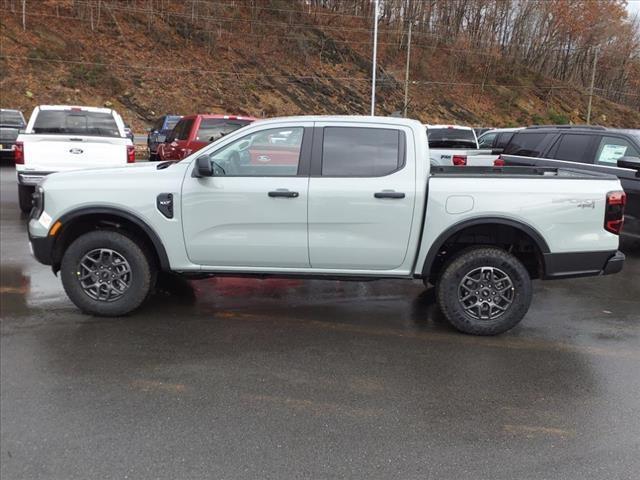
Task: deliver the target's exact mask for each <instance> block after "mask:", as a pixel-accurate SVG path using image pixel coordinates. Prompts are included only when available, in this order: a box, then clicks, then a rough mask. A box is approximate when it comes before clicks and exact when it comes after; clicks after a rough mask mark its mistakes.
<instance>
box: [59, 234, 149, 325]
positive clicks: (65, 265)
mask: <svg viewBox="0 0 640 480" xmlns="http://www.w3.org/2000/svg"><path fill="white" fill-rule="evenodd" d="M99 249H108V250H111V251H113V252H116V253H117V254H118V255H119V256H120V257H121V258H123V259H124V260H125V261H126V262H127V263H128V267H129V271H130V276H129V277H128V287H127V288H126V289H125V288H121V289H122V290H123V291H124V293H122V294H121V295H120V296H118V297H117V298H115V299H113V298H112V299H110V300H106V299H95V298H92V297H91V296H90V293H88V292H87V291H86V289H85V288H83V285H82V284H81V271H83V272H86V271H87V270H86V269H84V270H83V268H82V267H81V266H80V262H81V261H82V260H83V259H86V257H85V256H86V255H89V254H90V253H91V252H95V251H96V250H99ZM100 255H101V261H100V262H98V264H100V263H102V254H100ZM86 263H87V262H86V261H85V264H86ZM92 265H95V264H92ZM120 265H121V264H120ZM105 268H106V266H105ZM114 269H115V267H114ZM96 272H97V274H102V273H104V274H106V273H107V272H106V271H104V270H103V271H99V272H98V271H97V270H96ZM60 276H61V278H62V285H63V286H64V290H65V292H67V295H68V296H69V298H70V299H71V301H72V302H73V303H74V304H75V305H76V306H77V307H78V308H79V309H80V310H82V311H83V312H85V313H88V314H91V315H97V316H101V317H116V316H121V315H126V314H128V313H131V312H133V311H134V310H135V309H137V308H138V307H139V306H140V305H142V303H143V302H144V301H145V300H146V299H147V297H148V296H149V293H150V292H151V290H152V288H153V287H154V285H155V280H156V276H157V269H156V266H155V265H154V262H153V261H151V260H150V259H149V258H148V257H147V256H146V255H145V254H144V252H143V251H142V249H141V248H140V246H139V245H138V243H137V242H136V241H135V240H134V239H132V238H129V237H128V236H126V235H123V234H121V233H118V232H114V231H109V230H97V231H93V232H89V233H86V234H84V235H82V236H80V237H78V238H77V239H76V240H75V241H74V242H73V243H72V244H71V245H70V246H69V248H67V250H66V251H65V253H64V256H63V257H62V264H61V267H60ZM108 277H109V275H108V274H107V279H108ZM107 282H110V279H109V280H107ZM114 284H115V282H114ZM121 285H122V284H121ZM104 287H105V288H108V287H107V286H106V285H105V286H104ZM100 288H102V287H100ZM100 291H102V290H100Z"/></svg>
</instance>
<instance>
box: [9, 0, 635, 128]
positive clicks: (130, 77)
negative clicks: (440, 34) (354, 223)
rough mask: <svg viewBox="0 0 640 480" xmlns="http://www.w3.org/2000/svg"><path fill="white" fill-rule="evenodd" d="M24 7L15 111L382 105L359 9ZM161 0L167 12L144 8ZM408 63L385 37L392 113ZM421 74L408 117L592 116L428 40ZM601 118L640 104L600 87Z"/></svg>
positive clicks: (137, 115)
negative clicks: (373, 86)
mask: <svg viewBox="0 0 640 480" xmlns="http://www.w3.org/2000/svg"><path fill="white" fill-rule="evenodd" d="M16 3H20V2H11V5H13V6H14V7H15V8H16V9H15V10H14V11H12V10H11V9H10V8H7V9H5V11H4V14H3V15H2V17H1V20H0V27H1V31H0V41H1V44H0V55H1V59H0V95H1V96H0V103H1V105H2V107H5V108H19V109H21V110H23V111H24V112H25V113H27V114H28V113H29V112H30V111H31V109H32V108H33V107H34V106H36V105H38V104H46V103H54V104H55V103H63V104H83V105H104V106H113V108H115V109H117V110H118V111H119V112H120V113H121V114H122V115H123V117H124V118H125V120H126V121H127V122H129V123H130V124H131V125H132V126H133V127H134V130H136V131H142V129H144V128H146V127H147V126H149V124H150V122H151V121H152V119H154V118H155V117H156V116H158V115H160V114H163V113H181V114H186V113H192V112H216V113H222V112H225V113H238V114H252V115H256V116H259V117H264V116H279V115H290V114H325V113H331V114H367V113H368V111H369V100H370V80H369V77H370V65H371V64H370V49H371V45H370V33H369V32H368V30H366V29H364V28H362V21H361V20H360V19H357V18H349V17H341V16H333V17H331V16H326V17H323V16H322V14H323V11H322V9H318V10H314V11H313V12H312V11H311V7H309V10H308V11H293V10H292V9H293V7H292V5H294V2H284V1H281V2H272V3H273V4H275V5H280V6H281V8H279V9H277V8H273V9H270V10H258V11H256V10H255V9H252V8H249V7H248V5H249V3H248V2H246V3H244V2H227V3H224V4H223V3H221V4H220V5H221V6H218V7H216V8H217V9H216V10H215V11H216V12H218V13H217V16H216V17H212V16H210V15H209V16H205V17H203V18H200V17H199V15H200V14H199V13H198V14H196V12H195V7H196V6H197V5H198V3H196V2H193V3H192V7H193V9H194V10H192V11H191V12H192V15H193V16H192V18H191V19H189V18H185V16H187V15H188V9H187V7H186V6H185V5H184V4H183V3H182V2H167V1H162V2H160V1H152V2H134V1H131V2H107V1H104V0H103V1H102V2H99V1H88V0H87V1H84V2H82V1H50V0H44V1H42V2H37V3H36V2H33V4H32V3H31V2H29V4H28V5H29V6H28V11H27V16H26V30H24V31H23V28H22V17H21V11H19V8H18V7H17V6H16V5H15V4H16ZM147 3H149V4H151V5H153V6H156V7H157V8H158V10H155V9H154V10H145V9H144V8H142V6H143V5H146V4H147ZM202 3H204V2H202ZM267 3H268V4H270V5H271V3H269V2H267ZM5 4H6V5H7V6H9V2H5ZM185 4H186V2H185ZM189 8H191V7H189ZM185 9H186V10H185ZM185 12H187V13H185ZM386 38H388V35H387V37H386ZM427 47H428V48H427ZM405 58H406V50H405V49H404V48H400V49H399V48H398V47H397V46H396V45H395V44H392V43H389V42H387V43H385V41H384V40H381V44H380V47H379V62H380V63H379V65H380V67H381V68H380V69H379V71H378V75H379V80H380V83H379V84H378V85H379V86H378V89H377V100H378V103H377V110H376V113H377V114H378V115H389V114H391V113H392V112H394V111H398V110H401V109H402V103H403V94H404V68H405ZM410 78H411V81H412V84H411V86H410V105H409V110H408V113H409V116H410V117H413V118H417V119H419V120H421V121H423V122H425V123H426V122H432V123H436V122H459V123H464V124H471V125H478V126H480V125H490V126H512V125H523V124H534V123H566V122H573V123H584V122H585V118H586V109H587V96H586V95H585V92H584V90H581V89H578V88H573V87H571V86H569V85H568V84H564V83H560V82H557V81H552V80H550V79H548V78H544V77H540V76H538V75H536V74H534V73H532V72H529V71H528V70H527V69H526V68H525V67H522V68H521V69H520V70H519V71H518V72H517V74H514V69H513V68H512V65H508V64H506V62H500V61H499V59H497V60H495V61H493V60H492V61H490V62H487V61H486V58H485V57H482V56H480V55H474V54H469V53H465V51H459V52H458V51H456V50H454V49H451V48H449V47H446V46H442V47H441V48H440V47H438V46H437V45H435V44H434V45H431V46H425V40H424V39H418V40H416V45H415V46H414V47H413V51H412V68H411V75H410ZM452 82H453V83H455V84H454V85H452V84H451V83H452ZM552 87H553V88H552ZM592 123H599V124H602V125H610V126H619V127H627V128H640V112H639V111H638V110H637V109H632V108H629V107H626V106H623V105H619V104H616V103H613V102H610V101H608V100H605V99H603V98H600V97H598V96H595V97H594V102H593V113H592Z"/></svg>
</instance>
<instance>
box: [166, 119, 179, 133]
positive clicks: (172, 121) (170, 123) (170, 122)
mask: <svg viewBox="0 0 640 480" xmlns="http://www.w3.org/2000/svg"><path fill="white" fill-rule="evenodd" d="M181 118H182V117H167V119H166V120H165V122H164V129H165V130H173V127H175V126H176V125H177V124H178V122H179V121H180V119H181Z"/></svg>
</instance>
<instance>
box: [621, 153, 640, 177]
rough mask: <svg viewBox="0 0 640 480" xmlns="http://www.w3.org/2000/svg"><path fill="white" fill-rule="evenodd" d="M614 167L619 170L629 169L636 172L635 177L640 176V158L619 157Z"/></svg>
mask: <svg viewBox="0 0 640 480" xmlns="http://www.w3.org/2000/svg"><path fill="white" fill-rule="evenodd" d="M616 165H617V166H618V167H619V168H631V169H633V170H635V171H636V177H637V176H640V158H638V157H620V158H619V159H618V161H617V162H616Z"/></svg>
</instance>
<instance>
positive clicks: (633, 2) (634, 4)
mask: <svg viewBox="0 0 640 480" xmlns="http://www.w3.org/2000/svg"><path fill="white" fill-rule="evenodd" d="M628 2H629V3H628V4H627V10H629V13H631V14H634V13H640V0H628Z"/></svg>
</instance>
